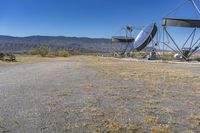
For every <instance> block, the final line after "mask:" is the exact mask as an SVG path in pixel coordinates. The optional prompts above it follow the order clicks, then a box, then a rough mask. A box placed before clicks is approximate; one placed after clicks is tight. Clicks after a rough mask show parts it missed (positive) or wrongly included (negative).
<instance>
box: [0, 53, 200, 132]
mask: <svg viewBox="0 0 200 133" xmlns="http://www.w3.org/2000/svg"><path fill="white" fill-rule="evenodd" d="M178 65H179V64H177V65H175V64H173V65H172V67H173V68H171V67H169V64H167V65H164V64H162V63H159V64H156V63H148V64H147V63H143V62H141V63H136V62H127V61H119V60H113V59H105V58H101V57H87V56H76V57H70V58H68V59H66V60H63V61H49V62H40V63H33V64H17V65H0V133H1V132H2V133H3V132H11V133H64V132H74V133H76V132H80V133H85V132H156V131H167V132H186V131H188V132H189V131H193V132H200V86H199V85H200V84H199V83H200V78H199V73H194V71H193V70H194V69H195V71H199V70H200V69H199V68H200V67H199V66H198V65H197V66H193V65H188V66H185V67H184V68H180V69H179V67H178ZM143 68H146V69H145V70H144V69H143ZM190 69H191V71H190ZM183 70H184V71H185V70H187V72H186V73H183Z"/></svg>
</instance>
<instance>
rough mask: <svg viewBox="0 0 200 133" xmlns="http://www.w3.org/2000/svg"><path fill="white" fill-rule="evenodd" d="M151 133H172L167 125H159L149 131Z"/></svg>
mask: <svg viewBox="0 0 200 133" xmlns="http://www.w3.org/2000/svg"><path fill="white" fill-rule="evenodd" d="M151 132H152V133H172V131H171V130H170V128H169V126H168V125H159V126H157V127H154V128H152V129H151Z"/></svg>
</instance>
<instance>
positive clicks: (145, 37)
mask: <svg viewBox="0 0 200 133" xmlns="http://www.w3.org/2000/svg"><path fill="white" fill-rule="evenodd" d="M157 30H158V28H157V26H156V23H153V24H149V25H147V26H145V27H144V28H143V29H142V30H141V31H140V32H139V34H138V35H137V37H136V38H135V43H134V47H135V49H136V50H137V51H141V50H142V49H144V48H145V47H146V46H147V45H148V44H149V43H150V42H151V41H152V39H153V38H154V36H155V35H156V33H157Z"/></svg>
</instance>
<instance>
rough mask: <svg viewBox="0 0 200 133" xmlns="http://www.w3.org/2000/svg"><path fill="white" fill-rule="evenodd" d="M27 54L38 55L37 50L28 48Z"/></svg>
mask: <svg viewBox="0 0 200 133" xmlns="http://www.w3.org/2000/svg"><path fill="white" fill-rule="evenodd" d="M28 55H39V52H38V50H29V51H28Z"/></svg>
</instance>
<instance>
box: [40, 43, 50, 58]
mask: <svg viewBox="0 0 200 133" xmlns="http://www.w3.org/2000/svg"><path fill="white" fill-rule="evenodd" d="M38 53H39V55H41V56H42V57H46V56H47V55H48V53H49V48H48V46H46V45H42V46H40V47H39V48H38Z"/></svg>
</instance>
